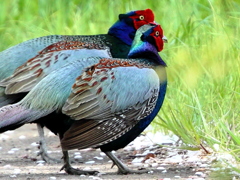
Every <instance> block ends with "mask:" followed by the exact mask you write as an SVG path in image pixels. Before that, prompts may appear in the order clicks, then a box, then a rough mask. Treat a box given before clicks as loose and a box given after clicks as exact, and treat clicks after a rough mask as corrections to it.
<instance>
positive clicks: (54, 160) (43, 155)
mask: <svg viewBox="0 0 240 180" xmlns="http://www.w3.org/2000/svg"><path fill="white" fill-rule="evenodd" d="M37 156H41V158H42V159H43V160H44V161H46V162H47V163H49V164H50V163H52V162H53V163H60V162H61V161H60V160H57V159H54V158H51V157H50V156H49V155H48V153H47V152H45V151H42V150H40V152H38V154H37Z"/></svg>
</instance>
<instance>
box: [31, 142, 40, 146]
mask: <svg viewBox="0 0 240 180" xmlns="http://www.w3.org/2000/svg"><path fill="white" fill-rule="evenodd" d="M31 146H39V144H38V143H36V142H33V143H32V144H31Z"/></svg>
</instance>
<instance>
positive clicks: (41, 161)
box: [36, 160, 45, 164]
mask: <svg viewBox="0 0 240 180" xmlns="http://www.w3.org/2000/svg"><path fill="white" fill-rule="evenodd" d="M36 163H37V164H43V163H45V161H43V160H39V161H37V162H36Z"/></svg>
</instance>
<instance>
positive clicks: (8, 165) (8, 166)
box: [3, 164, 11, 168]
mask: <svg viewBox="0 0 240 180" xmlns="http://www.w3.org/2000/svg"><path fill="white" fill-rule="evenodd" d="M3 167H4V168H10V167H11V165H10V164H7V165H5V166H3Z"/></svg>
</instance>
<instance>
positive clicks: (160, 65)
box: [0, 24, 167, 174]
mask: <svg viewBox="0 0 240 180" xmlns="http://www.w3.org/2000/svg"><path fill="white" fill-rule="evenodd" d="M162 38H163V32H162V29H161V27H160V26H159V25H154V24H150V25H144V26H142V27H141V28H139V29H138V30H137V33H136V35H135V39H134V41H133V44H132V47H131V49H130V52H129V54H128V58H130V59H118V58H102V57H89V58H84V59H79V60H76V61H74V62H70V63H69V64H67V65H65V66H63V67H61V68H59V69H57V70H55V71H53V72H51V73H50V74H49V75H48V76H46V77H45V78H43V79H42V80H41V81H40V82H39V83H38V84H37V85H36V86H35V87H34V88H33V89H32V90H31V91H30V92H29V93H28V94H27V95H26V96H25V97H24V98H23V99H22V100H21V101H20V102H18V103H16V104H13V105H8V106H4V107H2V108H1V109H0V117H1V120H0V131H1V132H2V131H4V130H7V129H8V128H9V127H11V126H16V125H22V124H25V123H30V122H41V123H44V125H45V126H46V127H47V128H49V129H50V130H51V131H52V132H54V133H58V134H59V137H60V140H61V145H62V149H63V154H64V158H63V159H64V161H65V163H64V166H63V169H65V171H66V172H68V173H69V174H92V173H95V172H92V171H82V170H76V169H74V168H72V167H71V165H70V163H69V159H68V151H67V150H70V149H74V148H86V147H93V148H98V147H100V148H101V149H102V150H103V151H104V152H106V154H107V155H108V156H109V157H110V158H111V159H112V160H113V162H114V163H115V164H116V165H117V166H118V168H119V172H121V173H136V172H137V171H131V170H129V169H127V167H126V166H125V165H123V164H122V163H121V161H119V160H118V159H117V158H116V157H115V156H113V155H112V153H111V152H110V151H111V150H113V149H116V150H117V149H119V148H121V147H124V146H126V145H127V144H128V143H129V142H131V141H132V140H133V139H135V138H136V137H137V136H138V135H139V134H140V133H141V132H142V131H143V130H144V129H145V128H146V127H147V126H148V125H149V124H150V122H151V121H152V120H153V118H154V117H155V116H156V114H157V113H158V111H159V110H160V107H161V105H162V103H163V99H164V96H165V92H166V81H167V80H166V72H165V66H166V64H165V62H164V61H163V60H162V59H161V57H160V56H159V54H158V51H161V50H162V48H163V39H162ZM79 75H80V76H79ZM21 85H23V84H21ZM23 86H24V85H23ZM69 117H70V118H71V119H70V118H69ZM56 123H57V126H56ZM136 129H137V130H136ZM134 130H136V132H135V131H134ZM126 135H129V139H126ZM125 140H126V141H125ZM123 141H124V142H123ZM118 142H119V143H122V144H118ZM116 144H118V145H116Z"/></svg>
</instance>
